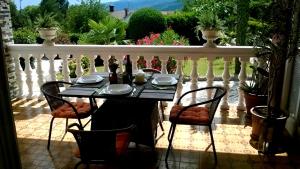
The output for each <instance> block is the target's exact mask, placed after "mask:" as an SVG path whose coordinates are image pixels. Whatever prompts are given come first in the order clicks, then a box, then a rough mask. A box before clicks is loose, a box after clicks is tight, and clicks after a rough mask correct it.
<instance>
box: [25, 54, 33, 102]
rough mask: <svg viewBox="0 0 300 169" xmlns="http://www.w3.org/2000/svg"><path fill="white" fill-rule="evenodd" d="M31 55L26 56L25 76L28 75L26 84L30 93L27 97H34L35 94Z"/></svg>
mask: <svg viewBox="0 0 300 169" xmlns="http://www.w3.org/2000/svg"><path fill="white" fill-rule="evenodd" d="M30 56H31V55H26V56H24V59H25V74H26V75H25V76H26V84H27V87H28V95H27V99H32V96H33V90H32V87H33V86H32V84H33V82H32V70H31V66H30Z"/></svg>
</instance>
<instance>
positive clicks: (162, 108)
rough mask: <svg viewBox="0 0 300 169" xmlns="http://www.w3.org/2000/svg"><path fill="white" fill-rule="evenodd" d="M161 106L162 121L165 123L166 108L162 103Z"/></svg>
mask: <svg viewBox="0 0 300 169" xmlns="http://www.w3.org/2000/svg"><path fill="white" fill-rule="evenodd" d="M159 105H160V110H161V117H162V120H163V121H165V114H164V106H163V103H162V101H160V102H159Z"/></svg>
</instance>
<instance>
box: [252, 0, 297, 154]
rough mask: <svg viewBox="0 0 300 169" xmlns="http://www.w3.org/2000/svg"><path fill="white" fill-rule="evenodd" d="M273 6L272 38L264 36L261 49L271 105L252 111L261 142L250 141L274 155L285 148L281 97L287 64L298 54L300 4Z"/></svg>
mask: <svg viewBox="0 0 300 169" xmlns="http://www.w3.org/2000/svg"><path fill="white" fill-rule="evenodd" d="M270 7H271V9H272V13H271V17H270V20H271V21H272V22H271V33H270V34H267V35H270V36H267V37H272V38H262V39H261V42H262V43H261V45H259V46H260V47H259V48H258V52H257V56H258V57H261V58H264V59H266V60H267V63H268V65H269V68H268V69H269V70H268V72H269V81H268V101H267V105H265V106H258V107H254V108H252V110H251V113H252V114H253V115H254V116H253V117H257V118H260V120H258V123H259V124H260V128H259V129H256V130H257V131H254V129H253V128H252V134H254V133H253V132H257V133H255V134H256V135H257V136H258V141H254V142H252V143H251V142H250V143H251V144H252V145H254V147H255V148H258V150H259V151H260V152H262V153H272V154H273V153H277V152H278V151H282V150H283V149H282V148H284V146H283V145H284V144H282V141H283V139H282V137H283V129H284V126H285V121H286V117H287V114H286V113H285V112H284V111H283V110H282V109H281V101H282V100H281V99H282V91H283V87H284V75H285V70H286V63H287V61H290V60H293V58H295V56H297V53H298V41H299V37H298V33H299V31H300V25H299V16H300V4H299V3H297V0H290V1H286V0H277V1H273V2H272V3H271V6H270ZM253 122H254V120H253V119H252V124H253Z"/></svg>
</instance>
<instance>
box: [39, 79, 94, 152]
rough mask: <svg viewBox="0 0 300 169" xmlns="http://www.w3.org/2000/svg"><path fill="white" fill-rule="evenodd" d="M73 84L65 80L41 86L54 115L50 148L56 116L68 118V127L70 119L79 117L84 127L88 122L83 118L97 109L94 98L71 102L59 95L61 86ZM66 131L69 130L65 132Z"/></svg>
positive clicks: (51, 124)
mask: <svg viewBox="0 0 300 169" xmlns="http://www.w3.org/2000/svg"><path fill="white" fill-rule="evenodd" d="M71 84H72V83H68V82H63V81H50V82H46V83H44V84H43V85H42V86H41V91H42V93H43V94H44V96H45V98H46V100H47V102H48V104H49V107H50V110H51V115H52V119H51V122H50V129H49V136H48V144H47V149H48V150H49V148H50V141H51V133H52V126H53V121H54V119H55V118H66V129H67V126H68V119H78V123H79V125H80V127H81V128H84V127H85V126H86V125H87V124H85V125H82V123H81V119H83V118H87V117H89V116H90V115H91V114H92V112H93V111H95V110H96V107H97V105H96V103H95V101H94V100H92V99H90V103H85V102H80V101H77V102H69V101H67V100H65V99H63V98H62V97H61V96H60V95H59V93H60V88H61V87H66V86H69V85H71ZM66 132H67V130H66V131H65V133H66Z"/></svg>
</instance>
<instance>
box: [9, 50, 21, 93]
mask: <svg viewBox="0 0 300 169" xmlns="http://www.w3.org/2000/svg"><path fill="white" fill-rule="evenodd" d="M11 55H12V56H13V57H14V63H15V73H16V81H17V86H18V88H19V91H18V98H22V97H23V94H24V93H23V80H22V76H21V70H22V69H21V66H20V54H16V53H11Z"/></svg>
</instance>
